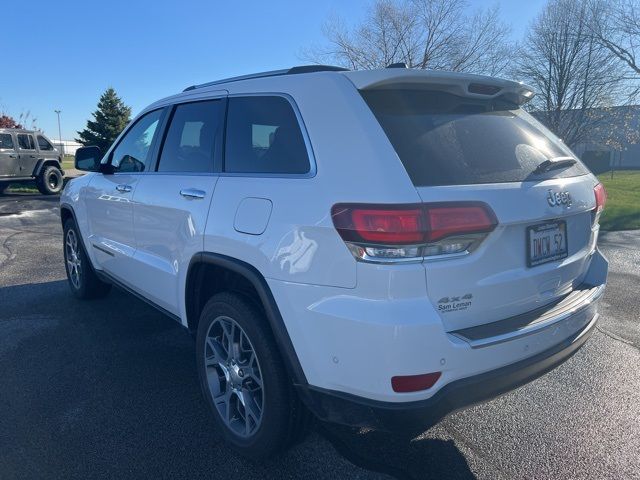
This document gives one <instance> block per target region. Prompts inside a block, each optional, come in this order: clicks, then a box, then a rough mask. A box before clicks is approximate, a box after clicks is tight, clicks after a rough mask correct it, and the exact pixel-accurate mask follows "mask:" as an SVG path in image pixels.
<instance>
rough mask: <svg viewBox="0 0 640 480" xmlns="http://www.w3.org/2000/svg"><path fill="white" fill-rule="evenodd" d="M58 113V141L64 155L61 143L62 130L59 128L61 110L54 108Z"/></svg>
mask: <svg viewBox="0 0 640 480" xmlns="http://www.w3.org/2000/svg"><path fill="white" fill-rule="evenodd" d="M54 112H56V114H57V115H58V141H59V142H60V149H61V150H62V152H61V153H62V155H64V145H62V130H60V112H62V110H54Z"/></svg>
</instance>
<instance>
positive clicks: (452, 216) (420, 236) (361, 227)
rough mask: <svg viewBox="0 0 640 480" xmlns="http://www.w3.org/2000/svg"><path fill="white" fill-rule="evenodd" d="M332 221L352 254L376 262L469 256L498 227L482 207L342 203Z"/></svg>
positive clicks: (472, 205)
mask: <svg viewBox="0 0 640 480" xmlns="http://www.w3.org/2000/svg"><path fill="white" fill-rule="evenodd" d="M332 217H333V223H334V225H335V227H336V229H337V230H338V232H339V233H340V236H341V237H342V239H343V240H344V241H345V242H346V244H347V247H348V248H349V250H351V252H352V253H353V255H354V256H355V257H356V258H357V259H359V260H363V261H372V262H376V261H377V262H380V261H385V262H390V261H400V260H402V261H407V260H410V261H411V260H418V259H421V258H422V257H425V256H427V257H431V256H439V255H447V254H461V253H468V252H470V251H471V250H473V249H474V248H475V247H477V245H478V244H479V243H480V242H481V241H482V240H483V239H484V237H485V236H486V235H487V234H488V233H489V232H491V231H492V230H493V229H494V228H495V226H496V225H497V221H496V218H495V215H494V214H493V211H492V210H491V209H490V208H489V207H488V206H487V205H486V204H484V203H480V202H451V203H430V204H418V205H414V204H411V205H362V204H338V205H335V206H334V207H333V209H332Z"/></svg>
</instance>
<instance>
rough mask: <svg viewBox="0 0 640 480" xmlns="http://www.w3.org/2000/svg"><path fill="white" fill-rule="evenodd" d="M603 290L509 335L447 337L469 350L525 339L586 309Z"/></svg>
mask: <svg viewBox="0 0 640 480" xmlns="http://www.w3.org/2000/svg"><path fill="white" fill-rule="evenodd" d="M604 288H605V285H604V284H602V285H599V286H598V287H597V288H596V289H595V290H594V291H593V293H591V294H590V295H589V296H588V297H586V298H585V299H584V300H583V301H582V302H581V303H580V304H578V305H576V306H574V307H571V308H570V309H568V310H565V311H564V312H562V313H560V314H558V315H556V316H555V317H552V318H550V319H549V320H547V321H545V322H539V323H535V324H533V325H531V326H530V327H529V328H523V329H522V330H515V331H513V332H510V333H505V334H502V335H496V336H495V337H488V338H483V339H480V340H470V339H468V338H467V337H465V336H464V335H460V334H458V333H455V332H449V333H448V335H451V336H453V337H456V338H457V339H460V340H462V341H464V342H465V343H467V344H469V345H470V346H471V348H474V349H475V348H484V347H489V346H491V345H496V344H498V343H504V342H509V341H511V340H516V339H518V338H521V337H526V336H528V335H532V334H534V333H538V332H540V331H542V330H544V329H546V328H549V327H552V326H553V325H555V324H557V323H558V322H561V321H563V320H566V319H567V318H569V317H571V316H573V315H575V314H577V313H580V312H581V311H582V310H584V309H586V308H588V307H589V306H590V305H592V304H593V303H594V302H595V301H597V300H598V299H599V298H600V297H601V296H602V294H603V293H604ZM596 315H597V314H596Z"/></svg>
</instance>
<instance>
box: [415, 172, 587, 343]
mask: <svg viewBox="0 0 640 480" xmlns="http://www.w3.org/2000/svg"><path fill="white" fill-rule="evenodd" d="M594 184H595V182H594V181H593V177H591V176H590V175H584V176H580V177H575V178H570V179H556V180H548V181H544V182H540V183H528V182H527V183H503V184H484V185H466V186H456V187H451V186H438V187H419V188H418V191H419V193H420V196H421V197H422V200H423V201H424V202H429V203H431V202H441V201H459V200H473V201H482V202H484V203H486V204H487V205H489V206H490V207H491V208H492V209H493V211H494V213H495V215H496V217H497V220H498V226H497V227H496V229H495V230H494V231H493V232H491V233H490V234H489V235H488V237H487V238H486V239H485V240H484V241H483V242H482V243H481V244H480V246H479V247H478V248H477V249H476V250H475V251H473V252H471V253H470V254H468V255H465V256H462V257H458V258H447V259H442V260H440V259H438V258H437V257H433V258H431V259H426V260H425V263H424V266H425V270H426V276H427V291H428V295H429V298H430V300H431V301H432V302H433V304H434V306H435V308H436V310H437V311H438V312H439V313H440V315H441V318H442V321H443V323H444V325H445V328H446V329H447V330H448V331H450V330H458V329H461V328H467V327H470V326H475V325H480V324H484V323H488V322H493V321H496V320H500V319H504V318H508V317H511V316H514V315H518V314H521V313H524V312H528V311H531V310H534V309H536V308H538V307H540V306H543V305H546V304H548V303H550V302H552V301H553V300H555V299H557V298H560V297H562V296H563V295H566V294H568V293H570V292H571V290H572V289H573V288H574V287H577V286H578V285H579V284H580V283H581V282H582V279H583V277H584V275H585V273H586V271H587V268H588V266H589V261H590V258H591V255H590V253H591V252H592V250H593V248H594V243H595V235H596V233H595V232H593V231H592V223H593V208H594V206H595V198H594V193H593V187H594ZM549 192H552V193H555V192H569V195H570V198H571V204H570V205H568V204H562V203H561V204H560V205H556V206H552V205H551V204H550V203H549V201H548V197H549ZM560 222H565V225H566V231H565V232H564V235H565V237H566V241H567V252H566V257H565V258H561V259H559V260H551V261H548V262H546V263H540V264H538V265H535V266H529V265H528V263H529V262H528V259H529V257H530V255H531V254H532V252H530V250H531V249H532V245H534V243H533V240H532V239H529V238H528V237H529V235H528V234H527V233H528V232H527V229H528V228H529V227H532V226H535V225H555V224H559V223H560ZM554 234H555V233H554ZM543 238H544V237H543ZM553 240H554V239H552V241H553ZM536 245H537V243H536ZM533 248H535V247H533ZM533 253H536V252H533ZM538 253H539V252H538ZM550 253H551V254H552V253H554V252H550ZM559 256H564V255H563V254H562V253H561V254H560V255H559Z"/></svg>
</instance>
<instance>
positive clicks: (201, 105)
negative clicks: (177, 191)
mask: <svg viewBox="0 0 640 480" xmlns="http://www.w3.org/2000/svg"><path fill="white" fill-rule="evenodd" d="M222 107H223V102H222V101H221V100H210V101H206V102H196V103H185V104H182V105H178V106H177V107H176V109H175V111H174V113H173V118H172V119H171V125H170V126H169V130H168V132H167V138H166V139H165V142H164V146H163V148H162V154H161V155H160V163H159V165H158V171H159V172H200V173H211V172H213V168H214V167H213V158H214V154H215V151H216V145H217V144H218V143H219V142H220V140H221V137H220V133H221V132H220V127H221V125H222V121H221V120H222V118H223V117H222V115H223V113H224V110H223V108H222Z"/></svg>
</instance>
